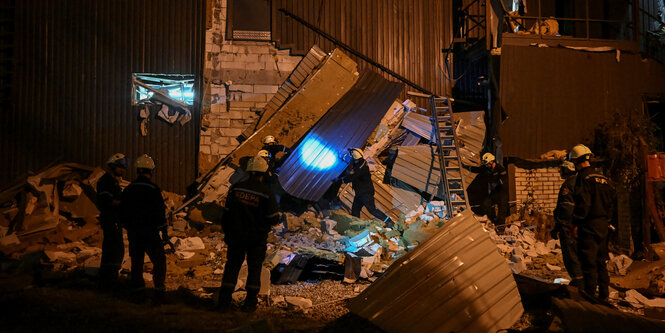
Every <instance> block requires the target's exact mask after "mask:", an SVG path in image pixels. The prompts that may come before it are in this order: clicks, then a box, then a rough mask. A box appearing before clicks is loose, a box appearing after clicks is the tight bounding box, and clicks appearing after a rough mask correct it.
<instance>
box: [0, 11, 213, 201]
mask: <svg viewBox="0 0 665 333" xmlns="http://www.w3.org/2000/svg"><path fill="white" fill-rule="evenodd" d="M15 17H16V20H15V22H16V24H15V29H16V30H15V31H14V34H15V41H16V42H15V43H16V44H15V45H14V47H15V67H14V73H15V75H14V81H13V86H14V89H13V93H12V108H11V109H9V110H8V109H5V110H3V111H2V112H0V187H3V186H4V185H6V184H8V183H9V182H11V181H12V180H13V179H14V178H16V177H17V176H19V175H20V174H22V173H25V172H27V171H28V170H37V169H40V168H42V167H43V166H45V165H47V164H50V163H52V162H53V161H56V160H59V161H63V162H76V163H83V164H87V165H101V164H103V163H104V161H106V159H107V158H108V157H109V156H110V155H111V154H113V153H117V152H122V153H125V154H126V155H128V156H129V157H130V158H132V159H134V158H136V157H137V156H139V155H140V154H143V153H147V154H149V155H151V156H152V157H153V158H154V159H155V162H156V163H157V172H156V173H155V181H156V182H157V183H158V184H160V186H161V187H162V188H164V189H166V190H170V191H177V192H184V190H185V187H186V186H187V185H188V184H189V183H191V182H192V181H193V180H194V179H195V177H196V172H197V155H198V146H199V145H198V138H199V131H200V103H199V102H198V100H200V98H198V97H197V101H196V102H195V105H194V106H193V107H192V121H190V122H189V123H187V124H185V125H184V126H180V125H171V124H168V123H166V122H164V121H161V120H159V119H157V118H154V114H153V115H152V116H151V119H150V122H149V125H148V130H149V135H148V136H147V137H142V136H141V135H140V134H139V122H138V121H137V115H138V109H136V108H135V107H132V106H131V94H132V91H131V88H132V73H176V74H194V75H195V77H196V84H195V90H196V91H195V94H196V95H197V96H200V91H201V90H200V87H201V72H202V68H203V49H204V40H205V39H204V38H205V30H204V29H205V28H204V26H205V0H184V1H183V0H135V1H122V2H118V1H115V0H94V1H92V0H54V1H38V0H22V1H16V2H15ZM128 171H129V172H128V175H127V177H128V178H130V179H131V178H132V177H134V171H133V168H130V170H128Z"/></svg>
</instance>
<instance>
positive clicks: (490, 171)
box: [482, 153, 508, 225]
mask: <svg viewBox="0 0 665 333" xmlns="http://www.w3.org/2000/svg"><path fill="white" fill-rule="evenodd" d="M482 165H483V172H484V173H485V174H486V175H487V183H488V184H487V192H488V196H487V197H486V198H485V200H483V203H482V206H483V211H484V212H485V214H487V217H488V218H489V219H490V220H491V221H492V223H494V224H495V225H504V224H505V223H506V216H507V215H508V193H507V191H508V188H507V184H508V173H507V172H506V169H504V168H503V166H502V165H501V164H499V163H497V162H496V158H495V157H494V155H492V154H491V153H485V154H484V155H483V157H482ZM494 205H498V206H499V207H498V210H499V213H498V215H497V214H496V212H495V210H494Z"/></svg>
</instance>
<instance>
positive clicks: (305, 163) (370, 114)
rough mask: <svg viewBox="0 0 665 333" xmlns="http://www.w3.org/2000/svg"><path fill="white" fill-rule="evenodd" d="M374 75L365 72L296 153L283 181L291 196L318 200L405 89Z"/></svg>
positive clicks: (283, 170)
mask: <svg viewBox="0 0 665 333" xmlns="http://www.w3.org/2000/svg"><path fill="white" fill-rule="evenodd" d="M403 86H404V85H403V84H402V83H395V82H390V81H388V80H386V79H384V78H382V77H381V76H380V75H378V74H376V73H373V72H363V73H362V74H361V75H360V78H359V79H358V81H357V82H356V83H355V84H354V85H353V87H351V89H350V90H349V91H348V92H347V93H346V94H345V95H344V96H343V97H342V98H341V99H340V100H339V101H338V102H337V104H335V105H334V106H333V107H332V108H331V109H330V111H328V113H327V114H326V115H325V116H323V118H321V120H320V121H319V122H318V123H317V124H316V126H314V127H313V128H312V129H311V131H310V133H309V134H307V136H305V138H304V139H303V140H302V141H301V143H300V144H299V145H298V147H296V148H295V149H294V150H292V152H291V154H290V156H289V158H287V160H286V161H285V162H284V164H283V165H282V168H281V171H280V173H279V182H280V183H281V184H282V187H283V188H284V190H286V191H287V192H288V193H289V194H291V195H293V196H295V197H298V198H302V199H306V200H312V201H317V200H319V199H320V198H321V196H322V195H323V193H325V191H326V190H327V189H328V188H329V186H330V184H331V181H332V180H333V179H335V178H336V177H337V176H339V175H340V174H341V173H342V171H344V169H345V168H346V167H347V163H345V162H344V161H342V160H341V159H340V158H339V157H340V156H341V155H342V154H344V153H346V150H347V149H348V148H353V147H362V146H363V145H364V144H365V142H366V141H367V138H368V137H369V135H370V134H371V133H372V131H373V130H374V129H375V128H376V126H377V125H378V123H379V122H380V121H381V118H382V117H383V116H384V114H385V113H386V111H387V110H388V108H389V107H390V105H391V104H392V103H393V101H394V100H395V98H397V96H398V95H399V93H400V91H401V90H402V88H403Z"/></svg>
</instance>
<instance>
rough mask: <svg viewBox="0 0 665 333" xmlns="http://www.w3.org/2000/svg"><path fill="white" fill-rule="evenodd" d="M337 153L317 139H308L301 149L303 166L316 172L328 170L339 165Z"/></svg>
mask: <svg viewBox="0 0 665 333" xmlns="http://www.w3.org/2000/svg"><path fill="white" fill-rule="evenodd" d="M337 160H338V158H337V153H335V151H333V150H331V149H330V148H328V147H327V146H326V145H324V144H323V143H322V142H321V141H320V140H318V139H316V138H307V139H305V141H304V142H303V143H302V148H301V149H300V161H301V162H302V164H303V165H304V166H305V167H307V168H310V169H314V170H321V171H323V170H328V169H330V168H332V167H333V166H335V164H337Z"/></svg>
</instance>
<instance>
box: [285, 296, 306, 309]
mask: <svg viewBox="0 0 665 333" xmlns="http://www.w3.org/2000/svg"><path fill="white" fill-rule="evenodd" d="M284 300H285V301H286V303H287V304H289V305H291V306H293V307H295V308H297V309H300V310H307V309H309V308H311V307H312V300H311V299H308V298H304V297H295V296H286V297H284Z"/></svg>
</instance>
